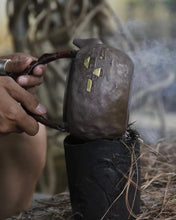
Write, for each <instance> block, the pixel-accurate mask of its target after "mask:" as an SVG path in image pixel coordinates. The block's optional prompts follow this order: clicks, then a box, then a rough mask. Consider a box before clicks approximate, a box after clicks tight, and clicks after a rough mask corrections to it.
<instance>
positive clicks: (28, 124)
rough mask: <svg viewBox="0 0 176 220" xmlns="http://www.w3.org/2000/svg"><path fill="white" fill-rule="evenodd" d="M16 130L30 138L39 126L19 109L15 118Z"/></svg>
mask: <svg viewBox="0 0 176 220" xmlns="http://www.w3.org/2000/svg"><path fill="white" fill-rule="evenodd" d="M17 128H18V129H19V130H21V131H25V132H26V133H27V134H28V135H30V136H34V135H36V134H37V132H38V130H39V124H38V123H37V122H36V121H35V119H33V118H32V117H31V116H29V115H28V114H27V113H26V112H25V111H24V110H23V108H22V107H21V109H20V112H19V113H18V118H17Z"/></svg>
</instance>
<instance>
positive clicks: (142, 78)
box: [128, 40, 176, 143]
mask: <svg viewBox="0 0 176 220" xmlns="http://www.w3.org/2000/svg"><path fill="white" fill-rule="evenodd" d="M128 54H129V56H130V57H131V59H132V60H133V62H134V65H135V69H134V78H133V83H132V90H131V102H130V112H131V120H134V121H136V127H137V129H138V130H139V132H140V134H141V136H142V137H143V139H145V141H147V142H149V143H155V142H156V141H157V140H158V139H159V138H163V137H164V136H167V135H168V134H167V133H166V130H167V131H168V130H169V133H170V134H171V133H172V131H171V129H170V127H172V129H173V125H171V123H172V122H170V121H168V120H169V119H168V118H169V116H170V113H171V112H174V113H176V99H175V97H176V86H175V85H176V80H175V79H176V62H175V61H176V42H172V44H170V43H168V41H167V40H150V41H149V40H143V41H142V42H141V43H140V46H139V47H138V48H136V49H135V51H130V52H128ZM175 115H176V114H175ZM175 118H176V116H175Z"/></svg>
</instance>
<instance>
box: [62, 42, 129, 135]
mask: <svg viewBox="0 0 176 220" xmlns="http://www.w3.org/2000/svg"><path fill="white" fill-rule="evenodd" d="M75 44H76V45H77V46H78V47H80V50H79V51H78V52H77V55H76V57H75V58H74V59H73V60H72V65H71V69H70V73H69V75H68V79H67V82H68V83H67V88H66V95H65V107H64V122H65V123H66V124H67V126H68V129H69V132H70V133H71V134H72V135H73V136H76V137H79V138H82V139H99V138H113V137H117V136H121V135H123V134H124V133H125V131H126V128H127V124H128V103H129V94H130V85H131V80H132V74H133V63H132V61H131V59H130V58H129V57H128V56H127V55H126V54H125V53H123V52H121V51H119V50H117V49H114V48H111V47H108V46H106V45H105V44H103V43H102V42H100V41H99V40H96V39H93V41H92V43H91V40H90V39H89V40H88V41H86V40H78V42H77V41H75Z"/></svg>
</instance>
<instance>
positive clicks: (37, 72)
mask: <svg viewBox="0 0 176 220" xmlns="http://www.w3.org/2000/svg"><path fill="white" fill-rule="evenodd" d="M42 73H43V70H42V68H40V67H36V68H35V74H36V75H38V76H41V75H42Z"/></svg>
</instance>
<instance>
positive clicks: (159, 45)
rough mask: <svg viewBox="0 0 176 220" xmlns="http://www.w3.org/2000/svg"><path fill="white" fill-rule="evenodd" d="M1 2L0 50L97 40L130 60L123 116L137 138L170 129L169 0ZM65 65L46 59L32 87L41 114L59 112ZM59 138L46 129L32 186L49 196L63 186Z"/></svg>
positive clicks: (175, 122)
mask: <svg viewBox="0 0 176 220" xmlns="http://www.w3.org/2000/svg"><path fill="white" fill-rule="evenodd" d="M2 5H3V6H4V7H1V9H0V10H1V12H2V13H1V15H0V18H1V21H3V22H1V27H2V30H3V32H2V35H1V37H0V42H1V44H0V52H1V54H4V53H12V52H17V51H18V52H19V51H22V52H27V53H30V54H32V55H33V56H36V57H39V56H40V55H42V54H43V53H46V52H47V53H48V52H54V51H60V50H63V49H64V50H65V49H70V48H74V46H73V44H72V40H73V39H74V38H89V37H97V38H100V39H101V40H102V41H103V42H105V43H106V44H109V45H111V46H113V47H116V48H119V49H121V50H123V51H125V52H126V53H127V54H129V55H130V57H131V58H132V59H133V62H134V64H135V73H134V79H133V86H132V96H131V101H130V103H131V104H130V122H135V123H134V127H135V128H136V129H137V130H138V131H139V133H140V134H141V137H142V138H143V139H144V141H145V142H147V143H156V142H157V141H158V140H159V139H161V138H165V137H171V136H172V135H174V134H175V130H176V114H175V113H176V112H175V111H176V109H175V106H176V99H175V95H176V86H175V82H176V80H175V76H176V68H175V60H176V41H175V37H176V19H175V13H176V1H175V0H163V1H160V0H156V1H153V0H147V1H146V0H118V1H117V0H109V1H108V0H26V1H19V0H6V1H5V0H3V1H2ZM5 7H6V10H5ZM4 12H5V13H4ZM69 66H70V61H69V60H65V59H64V60H59V61H57V62H54V63H51V64H49V65H48V70H47V74H46V76H45V81H44V84H43V85H42V86H41V87H40V88H39V91H38V96H39V99H40V100H41V103H43V104H44V105H45V106H46V107H47V109H48V117H49V118H55V120H61V118H62V108H63V97H64V88H65V80H66V74H67V72H68V70H69ZM64 138H65V134H62V133H60V132H57V131H54V130H51V129H48V153H47V164H46V168H45V170H44V173H43V175H42V177H41V179H40V181H39V184H38V188H37V189H38V190H39V191H42V192H45V193H50V194H54V193H58V192H61V191H63V190H65V189H66V188H67V180H66V172H65V161H64V148H63V140H64Z"/></svg>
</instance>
